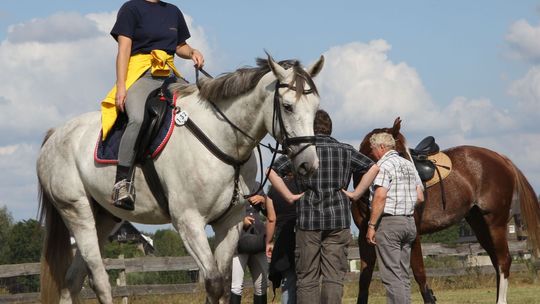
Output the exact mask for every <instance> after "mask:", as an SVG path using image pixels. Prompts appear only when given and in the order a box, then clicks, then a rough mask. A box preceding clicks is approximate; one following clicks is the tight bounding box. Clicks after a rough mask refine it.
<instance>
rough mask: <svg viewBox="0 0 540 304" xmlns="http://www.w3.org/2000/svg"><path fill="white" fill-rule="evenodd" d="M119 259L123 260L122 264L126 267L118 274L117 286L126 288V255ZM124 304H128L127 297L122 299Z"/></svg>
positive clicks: (120, 256)
mask: <svg viewBox="0 0 540 304" xmlns="http://www.w3.org/2000/svg"><path fill="white" fill-rule="evenodd" d="M118 259H119V260H122V264H123V265H124V268H122V270H120V273H119V274H118V278H117V279H116V286H122V287H126V267H125V264H124V255H123V254H120V255H119V256H118ZM122 304H128V297H127V296H124V297H122Z"/></svg>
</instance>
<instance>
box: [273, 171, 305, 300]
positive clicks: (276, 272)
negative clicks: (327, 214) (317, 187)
mask: <svg viewBox="0 0 540 304" xmlns="http://www.w3.org/2000/svg"><path fill="white" fill-rule="evenodd" d="M283 181H284V182H285V185H286V186H287V187H288V188H289V190H290V191H291V192H292V193H298V188H297V186H296V182H295V180H294V177H293V175H292V174H288V175H287V176H286V177H285V178H284V179H283ZM267 200H271V201H272V203H273V206H274V210H275V211H276V233H275V236H274V239H275V242H274V247H273V250H272V252H271V253H270V256H269V257H270V258H271V260H270V269H269V270H268V279H269V280H270V281H271V282H272V286H273V289H274V293H275V290H276V288H277V287H278V286H281V304H295V303H296V270H295V262H294V247H295V244H296V242H295V232H294V226H295V224H296V206H295V205H294V204H289V203H287V201H286V200H285V199H284V198H283V197H282V196H281V194H279V192H278V191H276V189H275V188H274V187H270V189H269V190H268V198H267ZM267 255H268V252H267Z"/></svg>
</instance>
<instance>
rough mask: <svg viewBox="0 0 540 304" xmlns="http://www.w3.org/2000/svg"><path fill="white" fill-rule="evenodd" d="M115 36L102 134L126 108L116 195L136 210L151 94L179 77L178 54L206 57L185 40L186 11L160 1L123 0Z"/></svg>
mask: <svg viewBox="0 0 540 304" xmlns="http://www.w3.org/2000/svg"><path fill="white" fill-rule="evenodd" d="M111 35H112V36H113V38H114V39H115V40H116V41H117V42H118V54H117V56H116V85H115V86H114V87H113V89H112V90H111V91H110V92H109V93H108V94H107V96H106V97H105V99H104V100H103V101H102V103H101V113H102V116H101V123H102V139H103V140H105V139H106V138H107V135H108V134H109V132H110V130H111V129H112V127H113V125H114V123H115V121H116V118H117V116H118V115H119V113H120V112H123V113H125V114H126V115H127V117H128V124H127V127H126V130H125V132H124V134H123V136H122V139H121V141H120V150H119V152H118V166H117V170H116V179H115V185H114V187H113V193H112V197H113V204H114V205H115V206H116V207H119V208H122V209H126V210H133V209H134V200H135V192H134V187H132V185H131V176H129V173H130V171H131V167H132V166H133V163H134V161H135V142H136V140H137V137H138V135H139V131H140V128H141V125H142V122H143V119H144V109H145V104H146V98H147V96H148V94H149V93H150V92H151V91H152V90H154V89H157V88H159V87H160V86H161V85H162V83H163V81H164V80H165V79H166V78H167V77H169V76H171V75H173V74H174V75H176V76H178V77H180V74H179V73H178V71H177V69H176V67H175V66H174V55H175V54H176V55H178V56H179V57H181V58H184V59H191V60H193V62H194V63H195V65H196V66H197V67H201V66H203V64H204V57H203V55H202V54H201V52H199V51H198V50H196V49H194V48H192V47H191V46H190V45H189V44H188V43H187V42H186V40H187V39H188V38H189V37H190V36H191V35H190V33H189V29H188V27H187V24H186V21H185V19H184V15H183V14H182V12H181V11H180V10H179V9H178V7H176V6H175V5H173V4H170V3H167V2H164V1H160V0H130V1H127V2H126V3H124V5H122V7H121V8H120V10H119V11H118V15H117V18H116V22H115V24H114V26H113V28H112V30H111Z"/></svg>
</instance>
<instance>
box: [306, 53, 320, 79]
mask: <svg viewBox="0 0 540 304" xmlns="http://www.w3.org/2000/svg"><path fill="white" fill-rule="evenodd" d="M323 65H324V56H322V55H321V57H320V58H319V60H318V61H317V62H315V63H314V64H313V65H312V66H311V67H309V69H308V70H307V72H308V74H309V76H311V78H315V76H317V75H318V74H319V72H320V71H321V70H322V68H323Z"/></svg>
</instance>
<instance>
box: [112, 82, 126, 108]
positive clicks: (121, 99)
mask: <svg viewBox="0 0 540 304" xmlns="http://www.w3.org/2000/svg"><path fill="white" fill-rule="evenodd" d="M126 96H127V90H126V87H119V86H117V87H116V96H115V103H116V109H117V110H118V111H120V112H124V111H125V103H126Z"/></svg>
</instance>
